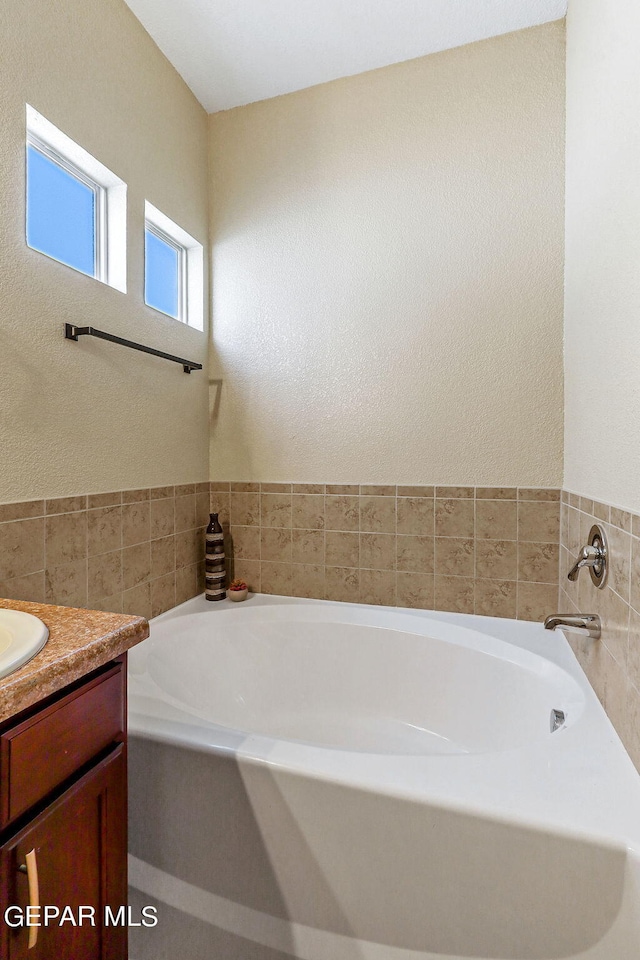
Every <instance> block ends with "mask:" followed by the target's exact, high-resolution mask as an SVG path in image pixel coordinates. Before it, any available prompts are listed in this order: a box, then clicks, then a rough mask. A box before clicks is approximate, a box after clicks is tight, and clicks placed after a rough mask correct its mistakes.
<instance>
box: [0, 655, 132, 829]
mask: <svg viewBox="0 0 640 960" xmlns="http://www.w3.org/2000/svg"><path fill="white" fill-rule="evenodd" d="M123 667H124V665H123V664H122V663H116V664H114V666H113V667H111V668H109V669H107V670H106V671H105V672H104V673H102V674H100V675H98V676H97V677H94V678H93V679H92V680H89V681H88V682H87V683H86V684H83V685H82V686H80V687H78V688H77V689H75V690H73V691H72V692H71V693H68V694H67V695H66V696H62V697H61V698H60V699H59V700H57V701H55V702H54V703H52V704H50V705H49V706H48V707H45V708H44V709H43V710H40V711H38V712H36V713H35V714H34V715H33V716H31V717H28V718H27V719H26V720H23V721H22V722H21V723H18V724H17V725H16V726H14V727H10V728H9V729H6V730H5V731H4V732H3V733H2V734H0V774H1V776H0V828H4V827H5V826H7V824H9V823H11V822H12V821H13V820H15V819H16V818H17V817H19V816H20V815H21V814H23V813H24V812H25V811H27V810H28V809H29V808H30V807H32V806H34V804H36V803H38V801H39V800H42V799H43V797H45V796H47V794H48V793H50V792H51V791H52V790H54V789H55V788H56V787H57V786H58V785H59V784H60V783H63V781H64V780H66V779H67V778H68V777H70V776H71V775H72V774H73V773H75V772H76V770H78V769H79V768H80V767H81V766H82V765H83V764H84V763H86V762H87V761H88V760H90V759H91V758H92V757H94V756H95V755H96V754H97V753H99V751H100V750H103V749H104V748H105V747H108V746H109V744H111V743H113V742H114V741H115V740H118V739H121V738H122V737H123V736H124V731H125V723H126V718H125V686H124V684H125V676H126V675H125V671H124V669H123Z"/></svg>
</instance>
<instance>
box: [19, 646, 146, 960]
mask: <svg viewBox="0 0 640 960" xmlns="http://www.w3.org/2000/svg"><path fill="white" fill-rule="evenodd" d="M0 830H1V832H0V905H1V910H2V913H3V914H4V911H5V910H6V907H7V906H9V905H15V906H16V907H19V908H21V909H22V910H24V909H25V908H26V907H27V906H28V905H29V903H30V901H31V902H32V903H33V902H34V901H35V900H38V901H39V904H40V906H41V910H40V920H41V922H43V920H44V917H43V908H44V906H45V905H47V906H50V907H57V908H58V909H59V910H60V914H61V915H60V916H59V917H55V916H53V913H51V914H50V917H51V919H50V921H49V924H48V925H47V926H40V927H31V928H29V927H26V926H23V927H16V928H14V929H12V928H11V927H10V926H8V925H7V923H6V922H5V921H4V916H2V917H0V960H23V958H24V960H126V957H127V928H126V926H122V925H109V926H105V924H104V918H105V908H106V907H107V906H108V907H110V908H111V910H112V913H113V915H114V916H117V915H118V910H119V908H120V907H121V906H123V905H126V903H127V869H126V857H127V781H126V655H123V656H122V657H120V658H118V660H116V661H113V662H112V663H110V664H107V665H106V666H104V667H102V668H100V669H99V670H96V671H95V672H94V673H92V674H90V675H89V676H87V677H85V678H83V680H81V681H78V682H77V683H75V684H72V685H71V686H70V687H67V688H65V689H63V690H61V691H60V692H59V693H58V694H55V695H54V696H53V697H50V698H48V699H47V700H45V701H43V702H42V703H41V704H38V705H36V706H35V707H32V708H30V709H29V710H28V711H25V712H24V713H22V714H20V715H19V716H18V717H14V718H12V719H11V720H8V721H5V723H3V724H2V725H0ZM27 867H28V871H27ZM36 875H37V888H38V889H37V893H36V891H35V884H34V879H35V877H36ZM65 907H68V908H70V910H69V911H67V916H68V917H73V921H72V920H71V919H68V920H66V922H64V923H62V924H61V923H60V920H61V919H62V911H63V910H64V908H65ZM80 907H84V908H85V910H84V911H83V915H82V918H80V914H79V908H80ZM92 911H93V914H92ZM80 919H82V923H81V924H80V923H79V920H80ZM74 921H75V922H74ZM36 934H37V936H36Z"/></svg>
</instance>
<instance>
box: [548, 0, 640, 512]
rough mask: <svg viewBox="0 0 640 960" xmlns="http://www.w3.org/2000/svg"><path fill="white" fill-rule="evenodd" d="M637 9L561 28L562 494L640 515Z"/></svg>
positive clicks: (605, 8)
mask: <svg viewBox="0 0 640 960" xmlns="http://www.w3.org/2000/svg"><path fill="white" fill-rule="evenodd" d="M639 44H640V5H639V4H638V3H637V0H576V2H571V3H570V4H569V15H568V23H567V188H566V189H567V198H566V314H565V317H566V319H565V325H566V332H565V338H566V346H565V397H566V410H565V437H566V447H565V486H566V487H568V488H569V489H570V490H573V491H576V492H578V493H581V494H583V495H585V496H587V497H593V498H595V499H598V500H601V501H604V502H605V503H612V504H616V505H617V506H620V507H624V508H626V509H629V510H633V511H636V512H637V511H639V510H640V124H639V123H638V117H639V115H640V72H639V71H638V45H639Z"/></svg>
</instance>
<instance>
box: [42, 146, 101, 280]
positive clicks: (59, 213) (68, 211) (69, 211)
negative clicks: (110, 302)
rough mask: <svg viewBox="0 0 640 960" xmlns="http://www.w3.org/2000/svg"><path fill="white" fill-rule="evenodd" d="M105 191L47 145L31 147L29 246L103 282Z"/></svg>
mask: <svg viewBox="0 0 640 960" xmlns="http://www.w3.org/2000/svg"><path fill="white" fill-rule="evenodd" d="M103 194H104V191H103V189H102V188H101V187H100V186H99V185H98V184H97V183H93V182H92V181H91V180H89V179H88V178H87V177H84V176H82V174H81V173H80V171H79V170H76V169H75V168H74V167H72V165H71V164H70V163H65V162H64V160H63V159H62V158H61V157H58V156H56V155H55V154H54V153H53V151H51V150H49V149H48V148H47V147H46V146H45V145H44V144H40V143H38V141H37V140H35V138H31V139H30V140H29V142H28V145H27V243H28V244H29V246H30V247H32V248H33V249H34V250H39V251H40V252H41V253H46V254H47V256H48V257H52V258H53V259H54V260H59V261H60V262H61V263H66V264H67V265H68V266H69V267H74V269H76V270H79V271H80V273H86V274H88V275H89V276H90V277H97V278H98V279H100V280H101V279H102V276H101V274H102V272H103V264H102V260H101V257H100V247H101V243H100V241H101V222H100V221H101V217H100V211H101V208H102V206H103Z"/></svg>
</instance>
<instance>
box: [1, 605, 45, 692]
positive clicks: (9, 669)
mask: <svg viewBox="0 0 640 960" xmlns="http://www.w3.org/2000/svg"><path fill="white" fill-rule="evenodd" d="M48 638H49V631H48V629H47V627H45V625H44V623H43V622H42V620H38V618H37V617H33V616H32V615H31V614H30V613H22V611H21V610H0V677H6V676H7V675H8V674H10V673H13V671H14V670H17V669H18V668H19V667H21V666H22V665H23V664H25V663H26V662H27V660H31V658H32V657H35V655H36V653H39V652H40V651H41V650H42V648H43V647H44V645H45V643H46V642H47V640H48Z"/></svg>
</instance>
